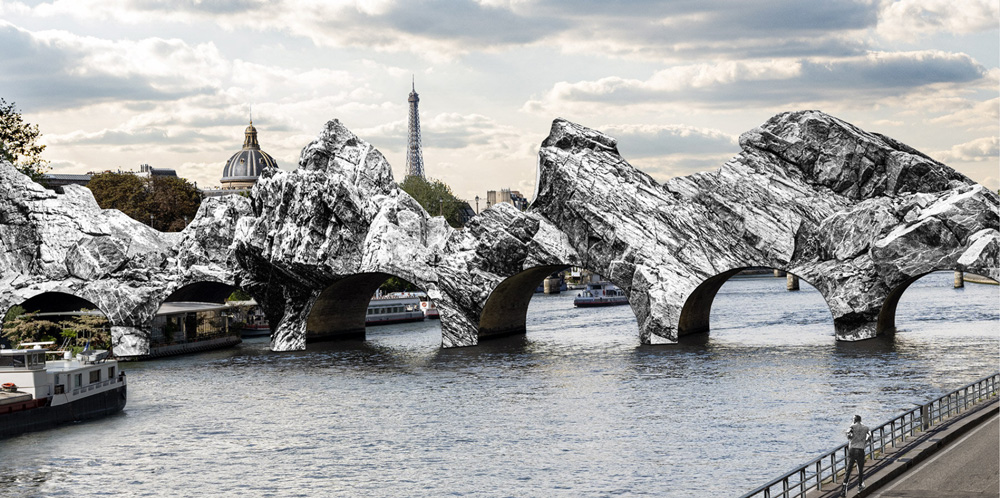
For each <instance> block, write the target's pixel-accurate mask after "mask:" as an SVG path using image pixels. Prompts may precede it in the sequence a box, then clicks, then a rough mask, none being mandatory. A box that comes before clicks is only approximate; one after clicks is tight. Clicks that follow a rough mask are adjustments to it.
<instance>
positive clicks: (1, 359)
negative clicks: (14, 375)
mask: <svg viewBox="0 0 1000 498" xmlns="http://www.w3.org/2000/svg"><path fill="white" fill-rule="evenodd" d="M13 364H14V359H13V358H11V357H10V356H0V367H9V366H11V365H13Z"/></svg>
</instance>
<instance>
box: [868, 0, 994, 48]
mask: <svg viewBox="0 0 1000 498" xmlns="http://www.w3.org/2000/svg"><path fill="white" fill-rule="evenodd" d="M998 24H1000V3H998V2H997V1H996V0H961V1H958V2H956V1H954V0H897V1H893V2H886V3H885V7H884V8H883V9H882V12H881V13H880V15H879V23H878V28H877V32H878V34H879V35H881V36H883V37H885V38H886V39H890V40H913V39H914V38H920V37H925V36H928V35H931V34H933V33H938V32H947V33H951V34H967V33H975V32H979V31H987V30H991V29H997V25H998Z"/></svg>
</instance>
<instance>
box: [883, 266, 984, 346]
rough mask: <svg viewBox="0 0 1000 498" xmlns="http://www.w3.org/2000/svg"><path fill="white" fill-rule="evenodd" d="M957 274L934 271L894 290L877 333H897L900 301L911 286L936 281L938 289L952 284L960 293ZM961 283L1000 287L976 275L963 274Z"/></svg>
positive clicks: (886, 301)
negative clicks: (921, 282)
mask: <svg viewBox="0 0 1000 498" xmlns="http://www.w3.org/2000/svg"><path fill="white" fill-rule="evenodd" d="M957 272H958V271H957V270H950V269H939V270H933V271H929V272H927V273H924V274H921V275H917V276H914V277H910V278H909V279H907V280H905V281H903V282H902V283H901V284H899V285H897V286H896V287H895V288H893V289H892V290H891V291H890V292H889V295H888V296H886V298H885V301H884V302H883V304H882V308H881V309H880V310H879V314H878V323H877V325H876V333H877V334H893V333H895V332H896V331H897V325H896V320H897V310H898V308H899V304H900V301H901V299H902V297H903V295H904V294H905V293H906V291H907V290H908V289H910V288H911V286H913V284H915V283H916V282H917V281H919V280H922V279H927V280H934V281H935V284H936V286H937V287H942V288H944V289H947V288H948V286H949V284H950V285H951V287H952V289H948V290H954V291H960V290H961V289H963V288H964V287H959V286H958V276H957V275H956V273H957ZM938 280H940V282H937V281H938ZM961 281H962V283H963V284H964V285H983V284H986V285H990V286H996V285H998V283H997V281H996V280H993V279H992V278H989V277H986V276H982V275H978V274H974V273H963V277H962V279H961ZM966 282H968V283H967V284H966ZM980 290H984V289H980ZM939 292H940V291H939ZM938 295H940V294H938ZM993 304H994V305H995V304H996V302H995V300H993Z"/></svg>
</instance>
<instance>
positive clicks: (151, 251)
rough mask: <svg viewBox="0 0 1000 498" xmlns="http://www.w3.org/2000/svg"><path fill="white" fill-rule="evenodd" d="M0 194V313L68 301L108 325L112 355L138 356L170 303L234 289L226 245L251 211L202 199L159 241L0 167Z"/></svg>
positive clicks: (78, 190) (234, 199) (239, 202)
mask: <svg viewBox="0 0 1000 498" xmlns="http://www.w3.org/2000/svg"><path fill="white" fill-rule="evenodd" d="M0 185H2V188H0V313H4V314H5V313H6V312H7V310H8V309H9V308H10V307H11V306H15V305H19V304H22V303H24V302H25V301H28V300H29V299H32V298H36V297H38V296H42V295H46V294H47V293H62V294H69V295H71V296H76V297H78V298H81V299H84V300H86V301H89V302H90V303H91V304H93V305H94V306H95V307H96V308H97V309H99V310H100V311H102V312H103V313H104V314H105V315H106V316H107V317H108V320H109V321H110V322H111V324H112V337H113V343H114V347H115V351H116V353H117V354H120V355H125V356H128V355H140V354H145V353H147V352H148V347H149V326H150V323H151V322H152V319H153V316H154V315H155V314H156V310H157V309H158V308H159V306H160V303H162V302H163V301H164V300H166V299H168V297H169V296H170V295H171V294H173V293H174V292H175V291H177V290H178V289H181V288H183V287H184V286H186V285H189V284H196V283H200V282H214V283H221V284H229V285H231V284H233V283H234V282H233V272H232V270H231V268H232V266H233V265H232V264H231V263H230V262H229V259H230V258H231V251H230V245H231V244H232V237H233V232H234V229H235V226H236V220H237V219H238V218H240V217H242V216H244V215H245V214H247V213H249V211H250V207H249V201H248V200H247V199H246V198H243V197H238V196H226V197H220V198H211V199H206V200H205V201H204V202H203V203H202V206H201V209H200V210H199V212H198V214H197V216H196V217H195V219H194V220H193V221H192V222H191V224H190V225H189V226H188V227H187V228H186V229H185V230H184V231H183V232H179V233H162V232H159V231H156V230H154V229H152V228H150V227H148V226H146V225H144V224H142V223H139V222H137V221H135V220H133V219H131V218H129V217H128V216H126V215H124V214H123V213H122V212H120V211H118V210H116V209H101V208H100V207H99V206H98V205H97V202H96V201H95V200H94V196H93V195H92V194H91V193H90V190H88V189H87V188H85V187H80V186H77V185H68V186H66V187H64V188H63V193H56V192H54V191H51V190H47V189H45V188H43V187H42V186H40V185H38V184H36V183H34V182H32V181H31V180H30V179H29V178H28V177H26V176H24V175H22V174H21V173H20V172H18V171H17V170H16V169H14V167H13V166H11V165H10V164H8V163H2V162H0ZM29 311H30V310H29Z"/></svg>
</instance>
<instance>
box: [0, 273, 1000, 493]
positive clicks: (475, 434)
mask: <svg viewBox="0 0 1000 498" xmlns="http://www.w3.org/2000/svg"><path fill="white" fill-rule="evenodd" d="M951 278H952V275H951V273H940V274H932V275H930V276H928V277H925V278H923V279H921V280H919V281H918V282H916V283H915V284H914V285H913V286H911V288H910V289H909V290H908V291H907V292H906V294H905V295H904V296H903V299H902V302H901V303H900V305H899V308H898V313H899V316H898V318H897V325H898V326H899V328H900V331H899V332H898V333H897V334H896V335H895V337H894V338H893V339H875V340H870V341H864V342H860V343H838V342H836V341H835V340H834V337H833V324H832V318H831V316H830V313H829V311H828V310H827V308H826V306H825V304H824V302H823V299H822V298H821V297H820V295H819V293H818V292H816V291H815V290H814V289H812V288H810V287H808V286H807V285H805V284H804V283H803V289H802V290H801V291H799V292H788V291H785V289H784V279H774V278H749V279H734V280H731V281H730V282H729V283H727V284H726V285H725V286H724V287H723V289H722V291H721V292H720V294H719V296H718V297H717V299H716V301H715V304H714V307H713V311H712V331H711V333H710V334H709V335H708V337H707V339H703V340H701V341H698V342H695V343H691V344H682V345H673V346H640V345H638V332H637V328H636V322H635V317H634V316H633V315H632V312H631V310H629V308H628V307H627V306H622V307H615V308H605V309H575V308H573V306H572V298H573V296H572V293H564V294H562V295H558V296H545V295H540V294H539V295H536V296H535V298H533V299H532V301H531V307H530V310H529V314H528V333H527V334H526V335H525V336H520V337H513V338H509V339H503V340H497V341H490V342H485V343H483V344H481V345H480V346H478V347H474V348H461V349H449V350H442V349H440V348H439V343H440V329H439V326H438V325H437V324H436V323H435V322H424V323H418V324H404V325H397V326H387V327H378V328H374V329H369V337H368V341H366V342H364V343H360V342H354V343H326V344H310V345H309V349H308V351H302V352H291V353H272V352H270V351H268V349H267V341H266V339H265V340H253V341H247V342H245V343H244V344H243V345H241V346H240V347H238V348H235V349H230V350H226V351H217V352H209V353H202V354H197V355H191V356H186V357H179V358H171V359H162V360H156V361H148V362H143V363H135V364H126V365H124V369H125V370H126V371H127V373H128V378H129V384H130V385H129V401H128V406H127V407H126V408H125V411H124V412H123V413H122V414H120V415H116V416H113V417H108V418H104V419H101V420H97V421H92V422H87V423H82V424H74V425H70V426H63V427H61V428H57V429H54V430H49V431H45V432H39V433H32V434H26V435H22V436H19V437H16V438H12V439H8V440H4V441H0V495H9V496H96V495H101V496H171V497H176V496H192V497H195V496H197V497H202V496H237V495H242V496H540V497H541V496H610V495H623V496H637V495H652V496H676V497H682V496H683V497H691V496H738V495H741V494H743V493H745V492H747V491H749V490H751V489H753V488H756V487H757V486H759V485H761V484H763V483H764V482H766V481H768V480H770V479H772V478H774V477H777V476H778V475H780V474H782V473H784V472H787V471H789V470H791V469H792V468H794V467H796V466H797V465H801V464H802V463H804V462H805V461H807V460H809V459H811V458H813V457H815V456H817V455H819V454H822V453H823V452H826V451H829V450H830V449H833V448H834V447H836V446H837V445H839V444H841V443H842V442H843V439H842V438H843V436H842V431H843V430H844V429H845V428H846V426H847V425H849V423H850V419H851V417H852V416H853V415H854V414H855V413H858V414H860V415H862V417H863V418H864V421H865V422H867V423H869V425H875V424H881V423H882V422H885V421H887V420H889V419H891V418H892V417H893V416H894V415H895V414H897V413H900V412H902V411H905V410H908V409H910V408H911V407H912V406H913V403H921V402H925V401H927V400H929V399H931V398H933V397H935V396H938V395H941V394H944V393H946V392H948V391H951V390H953V389H955V388H958V387H961V386H962V385H964V384H966V383H969V382H972V381H975V380H977V379H979V378H980V377H983V376H986V375H989V374H990V373H993V372H994V371H996V370H997V369H998V362H1000V311H998V309H1000V293H998V291H1000V287H997V286H990V285H975V284H967V286H966V288H965V289H952V288H951Z"/></svg>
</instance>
